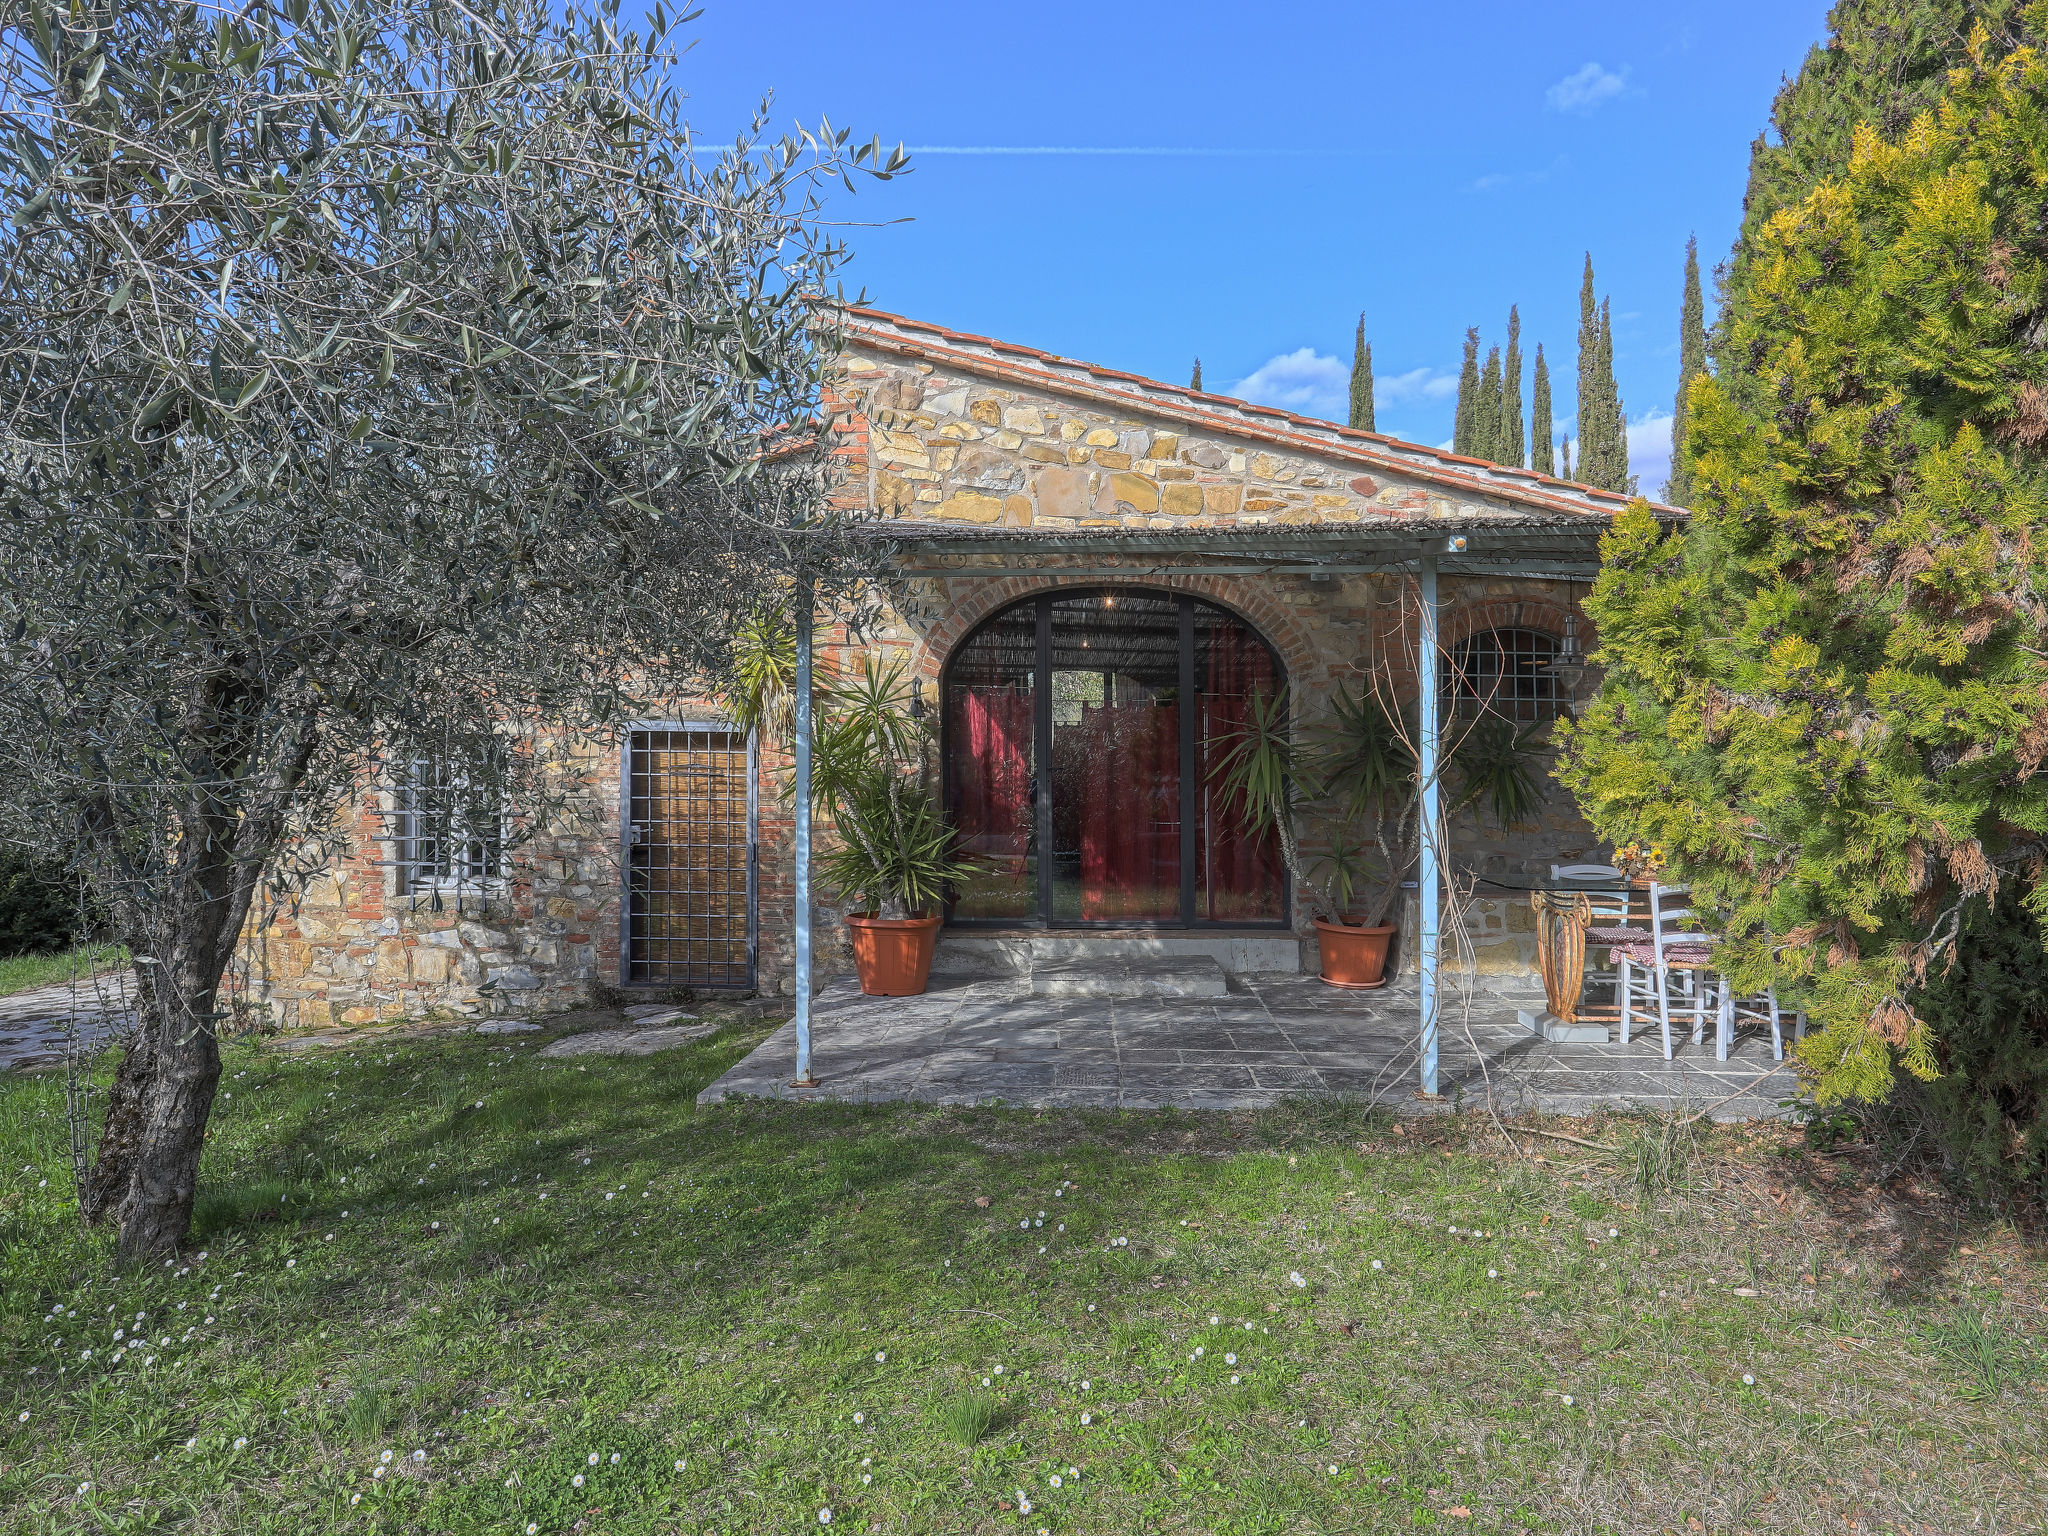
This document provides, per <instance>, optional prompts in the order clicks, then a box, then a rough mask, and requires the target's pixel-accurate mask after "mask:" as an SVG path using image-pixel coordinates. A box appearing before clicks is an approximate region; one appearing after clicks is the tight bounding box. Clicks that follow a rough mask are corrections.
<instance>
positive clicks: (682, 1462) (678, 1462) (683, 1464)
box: [676, 1456, 689, 1472]
mask: <svg viewBox="0 0 2048 1536" xmlns="http://www.w3.org/2000/svg"><path fill="white" fill-rule="evenodd" d="M688 1465H689V1463H688V1462H687V1461H685V1460H683V1458H682V1457H680V1456H678V1457H677V1458H676V1470H677V1471H678V1472H680V1471H682V1470H683V1468H685V1467H687V1466H688Z"/></svg>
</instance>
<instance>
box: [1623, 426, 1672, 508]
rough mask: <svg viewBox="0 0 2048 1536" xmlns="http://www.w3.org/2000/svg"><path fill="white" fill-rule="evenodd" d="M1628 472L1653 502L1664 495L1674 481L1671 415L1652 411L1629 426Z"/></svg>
mask: <svg viewBox="0 0 2048 1536" xmlns="http://www.w3.org/2000/svg"><path fill="white" fill-rule="evenodd" d="M1628 472H1629V473H1630V474H1632V475H1634V476H1635V477H1636V488H1637V489H1638V490H1640V491H1641V492H1642V493H1643V494H1644V495H1645V496H1647V497H1649V498H1650V499H1651V500H1652V501H1658V500H1661V499H1662V498H1663V495H1664V482H1665V481H1666V480H1669V479H1670V478H1671V413H1670V412H1669V411H1649V412H1646V413H1645V414H1644V415H1642V416H1639V417H1637V418H1636V419H1635V420H1634V421H1631V422H1630V423H1629V424H1628Z"/></svg>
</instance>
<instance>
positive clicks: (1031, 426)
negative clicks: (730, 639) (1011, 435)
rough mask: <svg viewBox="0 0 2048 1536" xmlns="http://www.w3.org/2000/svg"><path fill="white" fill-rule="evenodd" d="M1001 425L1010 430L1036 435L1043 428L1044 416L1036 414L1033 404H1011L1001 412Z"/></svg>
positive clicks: (1026, 434)
mask: <svg viewBox="0 0 2048 1536" xmlns="http://www.w3.org/2000/svg"><path fill="white" fill-rule="evenodd" d="M1003 425H1004V426H1006V427H1008V428H1009V429H1010V430H1011V431H1012V432H1021V433H1023V434H1024V435H1025V436H1026V437H1036V436H1038V434H1039V433H1041V432H1043V431H1044V430H1045V418H1044V417H1043V416H1041V415H1039V414H1038V407H1037V406H1035V405H1013V406H1011V407H1010V408H1009V409H1008V410H1007V411H1004V412H1003Z"/></svg>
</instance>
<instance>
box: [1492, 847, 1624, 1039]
mask: <svg viewBox="0 0 2048 1536" xmlns="http://www.w3.org/2000/svg"><path fill="white" fill-rule="evenodd" d="M1491 883H1492V884H1495V885H1506V884H1507V882H1506V881H1501V880H1495V881H1492V882H1491ZM1629 888H1630V887H1629V883H1628V882H1627V881H1626V880H1622V879H1619V878H1614V877H1597V878H1594V879H1590V880H1545V881H1541V882H1539V883H1537V884H1535V885H1533V886H1529V887H1527V888H1526V889H1528V892H1529V905H1530V906H1531V907H1533V908H1535V910H1536V965H1537V968H1538V969H1539V970H1540V971H1541V972H1542V974H1543V996H1544V999H1545V1001H1546V1002H1547V1003H1548V1004H1549V1007H1550V1014H1551V1017H1552V1018H1555V1019H1557V1020H1558V1021H1559V1022H1561V1023H1564V1024H1576V1023H1577V1022H1578V1021H1579V999H1580V997H1581V995H1582V994H1583V993H1584V992H1585V989H1586V929H1587V928H1588V927H1590V926H1591V925H1592V922H1593V903H1592V902H1591V901H1590V900H1589V899H1588V898H1589V897H1591V896H1594V895H1606V896H1619V895H1623V894H1625V893H1626V892H1627V891H1628V890H1629ZM1509 889H1514V887H1513V886H1509Z"/></svg>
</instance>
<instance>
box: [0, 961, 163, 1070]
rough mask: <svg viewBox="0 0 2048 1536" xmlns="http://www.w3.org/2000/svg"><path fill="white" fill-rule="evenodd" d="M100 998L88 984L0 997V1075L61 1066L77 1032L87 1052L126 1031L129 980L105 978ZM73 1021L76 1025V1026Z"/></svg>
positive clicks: (45, 988) (90, 984) (59, 984)
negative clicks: (66, 1050) (28, 1069)
mask: <svg viewBox="0 0 2048 1536" xmlns="http://www.w3.org/2000/svg"><path fill="white" fill-rule="evenodd" d="M102 982H103V984H104V985H105V987H106V989H107V990H106V992H105V994H104V995H102V994H101V993H99V992H97V991H95V989H94V988H93V985H92V983H91V982H89V981H82V982H80V983H78V985H77V988H76V990H75V991H74V989H73V987H72V985H71V983H69V982H59V983H58V984H57V985H56V986H54V987H37V988H36V989H35V990H34V991H33V992H17V993H15V994H14V995H13V996H12V997H0V1072H4V1071H10V1070H12V1069H14V1068H16V1067H47V1066H57V1065H61V1064H62V1062H63V1060H64V1054H65V1042H66V1040H67V1039H68V1038H69V1035H70V1031H71V1030H72V1029H73V1028H76V1029H77V1030H78V1032H79V1035H80V1036H81V1039H82V1041H83V1043H84V1044H85V1046H86V1047H87V1048H88V1049H91V1048H93V1047H96V1046H99V1045H102V1044H104V1043H105V1042H106V1041H108V1040H110V1039H112V1038H113V1037H114V1036H115V1035H116V1034H118V1033H120V1031H121V1030H123V1029H125V1028H127V1026H128V1022H129V1019H130V1017H131V1010H130V1007H129V986H130V982H129V978H128V977H127V976H126V975H121V976H112V977H103V978H102ZM74 1019H75V1022H74Z"/></svg>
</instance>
